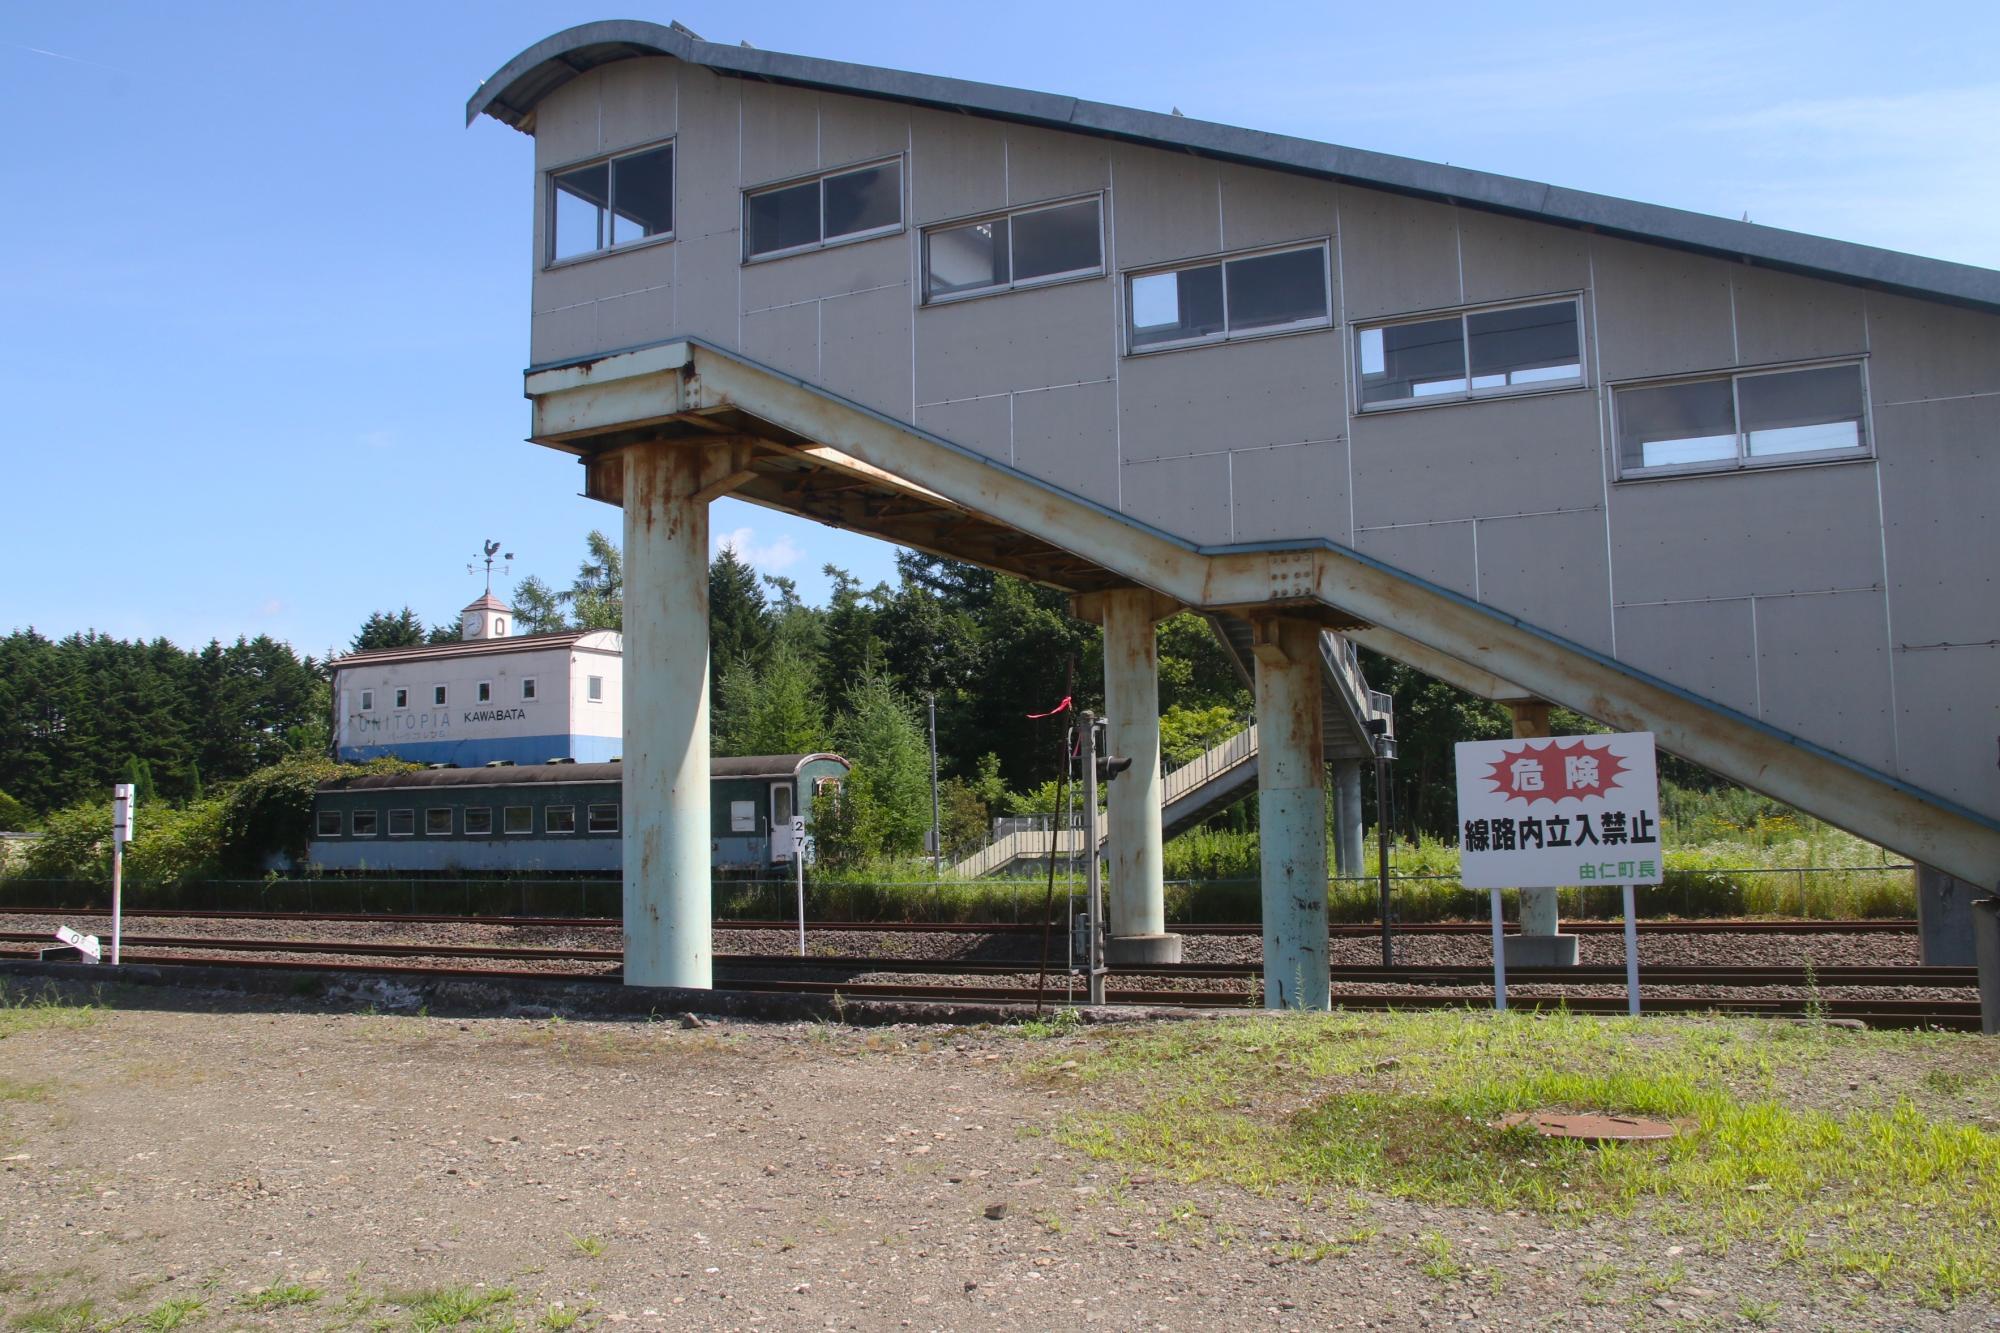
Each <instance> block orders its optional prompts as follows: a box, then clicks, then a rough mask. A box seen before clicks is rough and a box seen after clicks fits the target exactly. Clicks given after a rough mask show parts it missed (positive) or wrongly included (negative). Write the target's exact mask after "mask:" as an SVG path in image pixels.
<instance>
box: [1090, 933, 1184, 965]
mask: <svg viewBox="0 0 2000 1333" xmlns="http://www.w3.org/2000/svg"><path fill="white" fill-rule="evenodd" d="M1180 960H1181V937H1180V936H1178V935H1113V936H1112V937H1111V938H1110V939H1108V940H1106V941H1105V944H1104V962H1105V964H1106V965H1107V966H1109V967H1158V966H1162V965H1165V964H1172V963H1178V962H1180Z"/></svg>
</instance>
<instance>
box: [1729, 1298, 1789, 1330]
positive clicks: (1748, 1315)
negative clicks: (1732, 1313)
mask: <svg viewBox="0 0 2000 1333" xmlns="http://www.w3.org/2000/svg"><path fill="white" fill-rule="evenodd" d="M1783 1308H1784V1307H1783V1306H1781V1305H1779V1304H1778V1302H1776V1301H1750V1300H1746V1301H1741V1302H1739V1303H1738V1304H1737V1306H1736V1317H1737V1318H1738V1319H1741V1320H1742V1321H1743V1322H1744V1323H1746V1324H1752V1325H1754V1326H1756V1327H1758V1328H1762V1327H1764V1326H1765V1325H1766V1324H1769V1323H1770V1322H1771V1321H1772V1320H1774V1319H1776V1318H1777V1317H1778V1311H1779V1310H1781V1309H1783Z"/></svg>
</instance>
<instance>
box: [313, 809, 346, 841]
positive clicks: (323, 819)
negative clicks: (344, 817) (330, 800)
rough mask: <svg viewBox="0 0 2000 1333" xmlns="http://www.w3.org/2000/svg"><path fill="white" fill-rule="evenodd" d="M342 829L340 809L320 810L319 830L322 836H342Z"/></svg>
mask: <svg viewBox="0 0 2000 1333" xmlns="http://www.w3.org/2000/svg"><path fill="white" fill-rule="evenodd" d="M340 830H341V818H340V811H338V810H322V811H320V812H319V824H318V832H319V836H320V837H322V838H337V837H339V836H340Z"/></svg>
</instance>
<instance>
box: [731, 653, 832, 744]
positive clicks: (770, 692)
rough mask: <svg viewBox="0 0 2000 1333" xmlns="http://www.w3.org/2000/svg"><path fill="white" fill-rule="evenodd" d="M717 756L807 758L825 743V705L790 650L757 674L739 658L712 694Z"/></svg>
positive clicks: (807, 667) (808, 669)
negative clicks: (775, 755) (752, 755)
mask: <svg viewBox="0 0 2000 1333" xmlns="http://www.w3.org/2000/svg"><path fill="white" fill-rule="evenodd" d="M715 717H716V721H715V724H714V732H715V747H716V752H717V753H718V754H726V755H744V754H811V753H813V752H815V751H818V750H821V749H824V748H825V746H826V743H827V724H826V705H825V703H824V701H822V699H821V698H820V693H819V681H818V679H817V678H816V676H815V675H814V673H813V668H812V664H811V663H810V662H809V661H807V659H806V658H805V657H804V656H803V655H802V654H800V653H798V652H796V651H794V650H793V649H791V648H787V647H780V648H778V649H777V650H776V651H774V652H773V653H772V654H771V656H770V657H769V658H768V659H767V660H766V661H765V663H764V665H763V667H762V668H761V669H760V668H759V667H757V666H756V665H755V664H753V663H752V662H751V661H750V660H749V659H748V658H743V657H739V658H737V659H736V661H735V662H734V663H733V664H731V665H730V666H729V668H728V669H727V670H725V671H724V672H723V676H722V684H721V685H720V686H719V687H718V688H717V690H716V709H715Z"/></svg>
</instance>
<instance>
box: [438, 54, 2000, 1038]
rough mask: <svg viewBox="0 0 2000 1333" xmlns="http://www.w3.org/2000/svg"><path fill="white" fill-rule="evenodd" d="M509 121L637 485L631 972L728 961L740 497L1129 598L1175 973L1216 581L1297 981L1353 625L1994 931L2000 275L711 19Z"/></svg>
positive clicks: (1138, 720)
mask: <svg viewBox="0 0 2000 1333" xmlns="http://www.w3.org/2000/svg"><path fill="white" fill-rule="evenodd" d="M467 112H468V119H469V120H470V119H473V118H477V117H478V116H480V115H482V114H483V115H488V116H491V117H493V118H495V119H497V120H499V121H501V122H502V123H504V124H507V125H510V126H513V127H514V128H516V129H519V130H522V131H524V132H525V133H528V134H530V135H532V136H533V138H534V144H535V167H534V170H535V182H536V187H535V191H534V196H533V199H534V203H533V213H534V219H533V241H532V251H531V255H530V268H531V273H532V281H533V308H532V315H531V332H530V362H531V365H530V369H529V370H528V372H527V375H526V392H527V396H528V398H529V399H530V401H531V402H532V404H533V426H532V430H531V437H532V438H533V439H534V440H535V441H536V442H538V443H541V444H544V445H547V446H549V447H552V448H557V449H562V450H566V451H568V452H571V453H573V454H575V455H577V456H578V457H579V459H580V460H581V462H582V464H583V466H584V469H585V490H586V493H588V494H590V495H592V496H594V497H596V498H599V499H602V500H605V501H607V502H609V503H613V504H618V505H620V506H622V507H623V509H624V522H625V556H626V578H627V583H626V603H625V647H626V661H627V664H628V667H627V673H626V685H625V690H626V702H625V728H626V734H625V742H624V762H625V770H626V778H625V801H626V814H625V829H626V834H625V848H626V853H625V855H626V864H625V882H626V927H627V965H626V976H627V979H628V980H629V981H632V982H634V983H640V984H668V985H694V986H705V985H707V984H709V979H710V959H711V954H710V949H709V937H708V935H709V926H708V920H709V912H708V909H709V890H708V857H707V839H708V819H707V800H708V784H707V780H706V774H707V760H708V717H707V710H708V698H707V688H708V687H707V682H708V671H707V669H706V668H707V653H708V649H707V636H706V610H707V608H706V605H705V603H706V590H707V582H706V564H707V555H708V534H707V505H708V502H709V501H710V500H713V499H715V498H717V497H719V496H722V495H734V496H736V497H737V498H739V499H743V500H748V501H751V502H753V503H758V504H762V505H766V506H769V507H772V508H775V509H780V510H783V511H786V512H789V513H794V514H800V515H804V516H808V517H812V518H817V519H821V520H823V521H825V522H828V523H831V524H834V525H837V526H840V527H843V528H847V529H851V530H854V531H860V532H866V533H870V534H873V535H875V536H879V537H881V538H883V539H885V540H888V541H893V542H896V543H899V544H902V545H907V546H911V547H914V548H917V549H920V550H925V551H931V552H936V553H939V554H943V555H948V556H952V557H955V558H959V559H965V560H972V561H976V562H978V563H980V564H983V565H986V566H988V567H991V568H994V569H998V570H1004V571H1007V572H1010V573H1014V574H1019V575H1021V576H1023V577H1027V578H1031V579H1035V580H1038V581H1040V582H1043V583H1046V584H1050V585H1052V586H1055V587H1058V588H1062V589H1065V590H1067V591H1069V592H1070V593H1071V594H1073V598H1074V604H1075V606H1076V607H1077V610H1078V612H1079V614H1084V615H1087V616H1089V617H1091V618H1093V619H1096V620H1098V621H1099V622H1100V623H1102V624H1103V625H1104V628H1105V657H1106V682H1105V687H1106V701H1107V712H1108V713H1109V714H1110V715H1111V718H1112V721H1113V726H1114V736H1113V742H1112V743H1113V748H1114V749H1115V750H1117V751H1118V752H1120V753H1126V754H1131V755H1132V756H1133V757H1134V759H1135V761H1136V762H1135V763H1134V765H1133V769H1132V780H1131V781H1129V782H1128V781H1127V779H1124V778H1121V779H1120V781H1119V782H1118V783H1116V784H1114V785H1113V789H1112V790H1113V794H1114V808H1113V810H1112V813H1111V826H1112V827H1111V842H1112V851H1111V856H1112V858H1113V888H1112V910H1111V929H1112V934H1113V936H1114V943H1116V944H1118V945H1119V947H1120V948H1122V949H1123V951H1124V954H1125V956H1126V957H1129V958H1137V959H1147V958H1154V957H1166V956H1170V955H1171V952H1172V949H1173V947H1174V946H1173V941H1172V937H1171V936H1169V935H1167V934H1166V932H1165V922H1164V919H1163V915H1162V911H1161V894H1160V887H1159V886H1160V878H1159V857H1160V853H1159V846H1160V836H1161V826H1160V807H1161V801H1160V783H1161V774H1160V765H1159V761H1158V746H1157V737H1158V717H1157V667H1156V657H1155V653H1156V647H1155V638H1154V634H1153V632H1152V628H1153V626H1154V625H1155V624H1157V622H1158V621H1159V620H1160V619H1162V618H1163V617H1165V616H1166V615H1169V614H1172V613H1174V612H1175V611H1178V610H1181V609H1191V610H1194V611H1198V612H1201V613H1203V614H1205V615H1207V616H1209V617H1211V618H1212V619H1214V620H1216V621H1217V622H1218V623H1220V624H1222V625H1224V626H1225V627H1227V637H1229V638H1230V639H1231V640H1232V641H1233V642H1234V641H1240V648H1241V653H1240V656H1241V658H1242V660H1245V661H1247V662H1248V663H1249V664H1250V670H1251V675H1252V679H1253V682H1254V686H1255V694H1256V706H1257V719H1256V720H1257V724H1258V762H1257V790H1258V798H1259V802H1260V807H1261V808H1260V826H1261V829H1262V831H1263V838H1262V845H1263V853H1262V855H1263V866H1262V874H1263V880H1264V904H1265V949H1266V967H1265V977H1266V999H1267V1002H1269V1003H1271V1004H1273V1005H1278V1006H1284V1007H1293V1006H1305V1007H1322V1006H1324V1005H1325V1004H1326V1003H1327V996H1328V985H1327V973H1326V929H1325V926H1326V921H1325V903H1326V881H1327V871H1328V855H1327V846H1326V834H1325V829H1326V823H1327V821H1326V817H1325V815H1326V812H1325V799H1326V798H1325V795H1324V792H1325V768H1324V765H1325V763H1326V761H1327V758H1328V756H1329V754H1333V755H1335V756H1342V755H1344V756H1345V757H1344V760H1343V761H1344V762H1348V763H1354V762H1356V761H1357V760H1358V758H1359V757H1361V756H1363V755H1365V753H1366V748H1365V744H1362V743H1361V741H1362V738H1363V737H1364V736H1365V734H1366V733H1367V732H1368V730H1369V726H1368V723H1369V721H1370V719H1371V717H1372V716H1373V715H1374V708H1373V704H1372V702H1370V701H1368V699H1367V693H1368V692H1367V691H1366V688H1365V684H1363V685H1361V686H1360V687H1358V688H1359V694H1358V695H1356V697H1357V698H1358V699H1360V700H1361V702H1360V703H1359V704H1358V705H1356V706H1352V707H1348V706H1337V705H1339V700H1338V699H1337V698H1335V697H1332V696H1330V695H1329V676H1328V674H1327V672H1328V663H1329V661H1330V660H1333V661H1336V662H1337V661H1338V660H1339V657H1340V654H1342V653H1343V652H1344V645H1343V646H1341V647H1329V646H1328V645H1329V642H1331V643H1332V644H1336V645H1340V644H1342V640H1343V639H1344V640H1345V641H1347V642H1353V643H1359V644H1362V645H1365V646H1367V647H1370V648H1373V649H1376V650H1378V651H1380V652H1382V653H1385V654H1387V655H1388V656H1390V657H1392V658H1395V659H1397V660H1400V661H1403V662H1407V663H1409V664H1411V665H1413V666H1415V667H1418V668H1420V669H1422V670H1424V671H1426V672H1429V673H1431V674H1433V675H1436V676H1438V677H1440V678H1442V679H1444V680H1447V681H1449V682H1451V683H1453V684H1455V685H1459V686H1461V687H1464V688H1467V689H1470V690H1473V691H1474V692H1476V693H1478V694H1481V695H1483V696H1485V697H1487V698H1493V699H1500V700H1507V701H1517V702H1521V703H1524V704H1530V705H1533V704H1539V703H1542V702H1554V703H1560V704H1563V705H1565V706H1568V707H1570V708H1573V709H1575V710H1577V711H1578V712H1581V713H1583V714H1585V715H1587V716H1590V717H1593V718H1596V719H1598V720H1600V721H1602V722H1604V723H1606V724H1608V725H1610V726H1612V727H1615V728H1619V729H1634V730H1637V729H1645V730H1650V731H1653V732H1655V733H1656V734H1657V736H1658V739H1659V743H1660V745H1661V746H1662V747H1663V748H1665V749H1667V750H1669V751H1671V752H1673V753H1676V754H1679V755H1682V756H1684V757H1686V758H1688V759H1691V760H1694V761H1695V762H1697V763H1700V764H1703V765H1705V766H1707V767H1708V768H1710V769H1713V770H1714V771H1716V772H1718V773H1720V774H1722V775H1724V776H1726V777H1728V778H1731V779H1733V780H1735V781H1738V782H1741V783H1744V784H1745V785H1747V786H1750V787H1754V788H1756V789H1758V790H1760V791H1763V792H1765V793H1767V794H1769V795H1771V796H1773V797H1776V798H1778V799H1780V800H1783V801H1787V802H1790V803H1792V804H1795V805H1797V806H1798V807H1800V808H1801V809H1804V810H1806V811H1809V812H1811V813H1813V814H1815V815H1818V816H1820V817H1821V818H1824V819H1826V820H1828V821H1829V822H1832V823H1834V824H1837V825H1839V826H1841V827H1843V828H1847V829H1850V830H1852V831H1853V832H1855V833H1857V834H1860V835H1861V836H1863V837H1867V838H1870V839H1873V840H1875V841H1878V842H1881V843H1883V844H1885V845H1886V846H1888V847H1891V848H1894V849H1895V850H1897V851H1899V852H1902V853H1904V854H1906V855H1909V856H1911V857H1913V858H1915V859H1917V860H1918V861H1920V862H1922V863H1923V864H1925V865H1926V866H1929V867H1933V868H1934V869H1935V870H1936V871H1937V872H1938V875H1937V876H1936V878H1937V880H1938V881H1939V882H1941V883H1943V884H1944V885H1945V886H1947V888H1946V892H1947V893H1949V894H1954V895H1957V896H1956V897H1955V898H1952V900H1951V901H1952V902H1953V903H1955V904H1960V905H1963V904H1967V903H1969V904H1971V907H1972V915H1973V917H1974V918H1975V919H1976V920H1986V919H1987V918H1990V917H1991V912H1992V909H1991V908H1990V907H1988V906H1986V905H1985V902H1984V900H1986V899H1988V898H1989V897H1990V896H1991V895H1992V894H1993V892H1994V890H1995V887H1996V884H2000V784H1996V777H2000V774H1997V773H1996V770H1995V757H1996V740H2000V593H1996V588H1995V583H1994V570H1995V569H1996V567H2000V524H1996V522H1995V519H1996V514H1995V512H1994V510H1995V507H1996V504H2000V498H1996V497H2000V274H1996V273H1993V272H1989V271H1986V270H1982V269H1975V268H1969V267H1966V266H1963V265H1956V264H1950V263H1944V262H1941V261H1936V260H1928V259H1922V258H1917V257H1914V256H1909V255H1901V254H1895V253H1891V252H1887V251H1882V250H1875V249H1870V248H1867V247H1863V246H1855V245H1849V244H1844V243H1841V242H1836V241H1830V240H1823V239H1820V238H1816V237H1809V236H1801V235H1797V234H1793V233H1788V232H1781V231H1776V230H1773V229H1770V228H1764V227H1757V226H1752V225H1749V224H1746V223H1736V222H1727V221H1723V220H1721V219H1715V218H1708V217H1703V216H1699V215H1695V214H1689V213H1683V212H1678V211H1675V210H1670V209H1663V208H1657V207H1652V206H1649V205H1644V204H1637V203H1630V202H1626V201H1622V200H1615V199H1608V198H1603V197H1601V196H1594V195H1588V194H1582V193H1579V192H1575V191H1569V190H1563V189H1559V188H1556V187H1553V186H1547V185H1540V184H1535V183H1532V182H1526V181H1519V180H1512V179H1508V178H1503V177H1496V176H1490V175H1485V174H1482V173H1478V172H1473V171H1467V170H1464V169H1460V168H1451V167H1441V166H1434V165H1431V164H1427V163H1420V162H1413V161H1409V160H1405V159H1400V158H1393V157H1387V156H1384V155H1380V154H1374V153H1368V152H1363V151H1358V150H1354V149H1348V148H1340V147H1335V146H1332V145H1326V144H1317V143H1310V142H1306V141H1302V140H1296V139H1287V138H1284V137H1282V136H1276V135H1268V134H1262V133H1258V132H1255V131H1249V130H1241V129H1234V128H1230V127H1226V126H1220V125H1213V124H1207V123H1203V122H1199V121H1192V120H1187V119H1184V118H1182V117H1179V116H1164V115H1155V114H1152V113H1148V112H1142V111H1135V110H1130V109H1126V108H1119V107H1109V106H1102V105H1098V104H1094V103H1089V102H1083V101H1079V100H1076V99H1074V98H1068V97H1057V96H1050V95H1046V94H1040V93H1030V92H1023V91H1020V90H1016V89H1007V88H996V87H991V86H987V85H979V84H970V83H964V82H959V81H955V80H949V79H938V78H931V77H928V76H923V75H915V74H906V73H901V72H898V71H892V70H883V69H875V68H871V67H866V66H858V65H849V64H839V63H835V62H828V61H821V60H814V59H809V58H805V57H799V56H789V55H779V54H773V53H770V52H765V51H757V50H751V49H748V48H744V47H729V46H721V45H718V44H714V43H708V42H703V41H701V40H700V39H699V38H697V37H695V36H694V35H693V34H691V33H689V32H687V31H686V30H685V29H682V28H679V27H678V26H675V27H661V26H656V25H652V24H645V23H632V22H610V23H599V24H588V25H585V26H583V27H580V28H574V29H570V30H568V31H566V32H563V33H559V34H557V35H555V36H553V37H551V38H548V39H547V40H545V41H543V42H540V43H538V44H537V45H535V46H533V47H531V48H529V49H528V50H527V51H525V52H523V53H522V54H521V55H520V56H519V57H517V58H516V59H514V60H513V61H510V62H509V63H508V64H507V65H506V66H504V67H503V68H502V69H501V70H499V71H498V72H497V73H496V74H495V75H494V76H493V77H492V78H490V79H489V80H487V81H486V83H485V84H484V85H482V86H481V88H480V89H479V91H478V92H477V93H476V94H475V95H474V96H473V98H472V100H471V102H470V103H469V105H468V108H467ZM1329 634H1331V635H1335V636H1341V638H1337V639H1334V640H1331V641H1329V640H1328V639H1327V638H1326V637H1325V636H1327V635H1329ZM1334 683H1337V680H1336V681H1335V682H1334ZM1342 729H1347V730H1349V731H1352V732H1353V733H1354V734H1353V736H1352V737H1351V738H1348V737H1343V736H1341V735H1339V734H1335V733H1337V732H1339V731H1340V730H1342ZM1350 742H1352V743H1350ZM1344 746H1345V747H1347V748H1346V749H1345V750H1343V747H1344ZM1982 914H1983V915H1982ZM1992 924H1994V923H1992V922H1989V925H1992Z"/></svg>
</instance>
